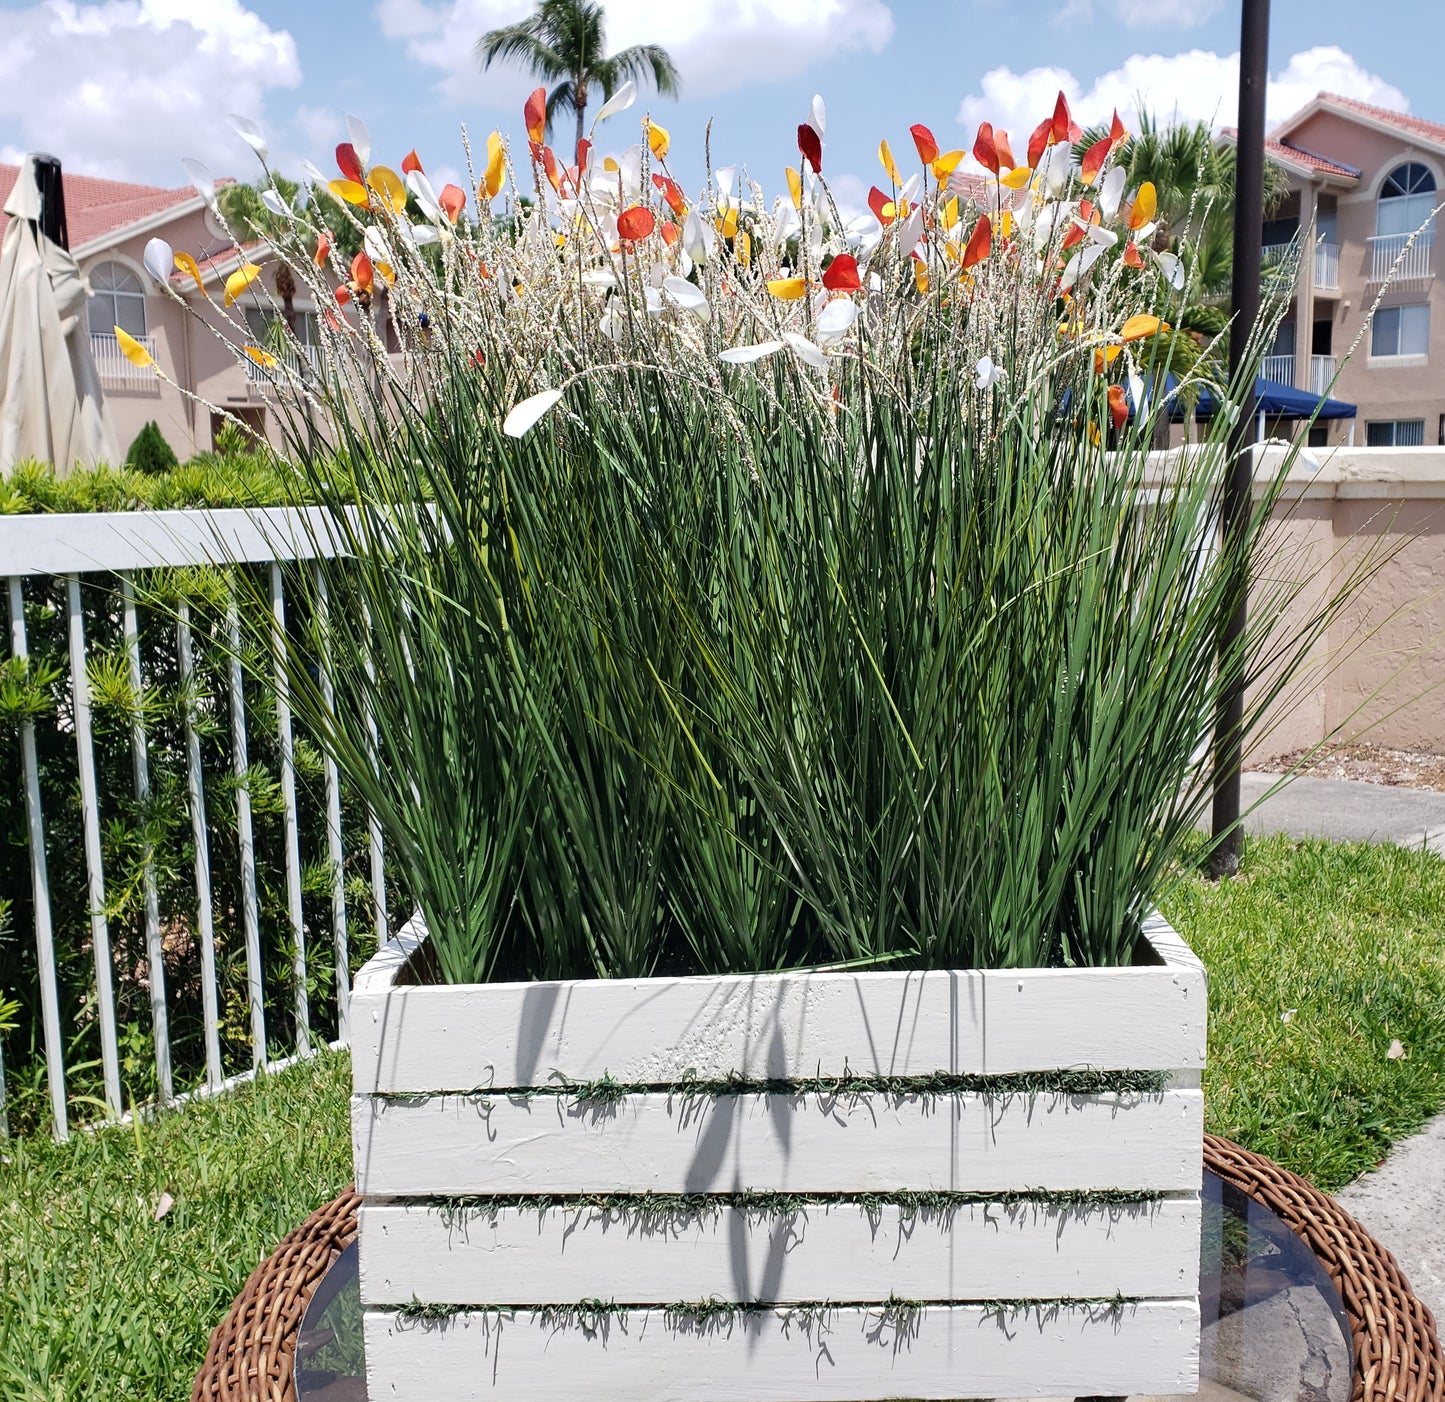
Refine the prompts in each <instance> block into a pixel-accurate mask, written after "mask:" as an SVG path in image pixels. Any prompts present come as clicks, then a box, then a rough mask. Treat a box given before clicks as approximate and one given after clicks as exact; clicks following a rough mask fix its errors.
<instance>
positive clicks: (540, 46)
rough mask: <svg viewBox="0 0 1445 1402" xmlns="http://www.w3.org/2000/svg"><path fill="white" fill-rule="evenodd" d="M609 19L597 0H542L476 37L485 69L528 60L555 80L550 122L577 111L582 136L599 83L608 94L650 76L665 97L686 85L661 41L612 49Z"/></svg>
mask: <svg viewBox="0 0 1445 1402" xmlns="http://www.w3.org/2000/svg"><path fill="white" fill-rule="evenodd" d="M604 23H605V19H604V16H603V13H602V6H601V4H600V3H598V0H538V3H537V8H536V10H534V11H533V13H532V14H531V16H530V17H529V18H527V19H524V20H522V21H521V22H520V23H518V24H509V25H507V26H506V27H505V28H503V29H493V30H491V31H490V32H488V33H486V34H483V35H482V37H481V38H480V39H478V40H477V46H476V51H475V52H476V58H477V62H478V63H479V64H481V66H482V68H483V70H485V69H488V68H490V67H491V66H492V64H493V62H494V61H495V60H497V59H503V60H506V61H512V62H517V63H523V64H525V65H526V66H527V67H528V68H529V69H531V71H532V73H533V74H535V75H536V77H538V78H540V79H541V80H542V81H543V82H544V83H555V84H556V86H555V87H553V89H552V91H551V92H550V93H549V94H548V96H547V126H548V128H549V129H550V127H551V125H552V122H553V120H554V119H555V118H556V116H557V114H558V113H559V112H561V111H564V110H565V111H568V112H572V113H575V114H576V117H577V140H578V141H579V142H580V141H581V140H582V135H583V125H582V123H583V116H584V114H585V113H586V111H587V103H588V99H589V97H590V95H591V94H590V89H591V87H592V86H593V85H594V84H596V85H598V86H600V87H601V89H602V96H603V98H604V100H605V99H606V98H609V97H611V96H612V94H613V93H614V92H615V91H616V90H617V89H618V88H620V87H621V86H622V85H623V83H625V82H627V81H628V80H629V79H630V80H631V81H633V82H637V83H642V82H646V81H647V80H648V79H649V78H650V79H651V80H652V83H653V86H654V87H656V89H657V91H658V92H659V93H660V94H661V95H662V96H663V97H676V96H677V95H678V91H679V88H680V85H681V80H680V79H679V77H678V72H677V65H676V64H675V63H673V61H672V58H671V56H670V55H669V54H668V52H667V50H666V49H663V48H659V47H658V45H656V44H634V45H633V46H632V47H631V48H628V49H623V50H622V52H621V53H616V54H611V55H608V54H607V44H606V36H605V34H604V32H603V26H604Z"/></svg>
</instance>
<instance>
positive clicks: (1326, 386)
mask: <svg viewBox="0 0 1445 1402" xmlns="http://www.w3.org/2000/svg"><path fill="white" fill-rule="evenodd" d="M1335 368H1336V362H1335V358H1334V356H1332V355H1312V356H1310V393H1311V394H1328V393H1329V392H1330V384H1331V382H1332V381H1333V380H1334V378H1335Z"/></svg>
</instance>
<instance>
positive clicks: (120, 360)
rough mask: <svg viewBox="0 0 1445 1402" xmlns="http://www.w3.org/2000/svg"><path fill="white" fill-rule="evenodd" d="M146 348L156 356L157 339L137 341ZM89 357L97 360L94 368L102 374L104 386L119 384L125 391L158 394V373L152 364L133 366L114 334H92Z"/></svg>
mask: <svg viewBox="0 0 1445 1402" xmlns="http://www.w3.org/2000/svg"><path fill="white" fill-rule="evenodd" d="M135 339H136V340H137V341H139V342H140V343H141V345H142V346H144V347H145V349H146V351H147V352H148V353H149V354H150V355H151V356H152V357H154V356H155V353H156V338H155V337H154V336H137V337H136V338H135ZM90 354H91V358H92V359H93V360H94V361H95V368H96V369H97V370H98V371H99V372H100V378H101V381H102V383H104V384H107V385H112V386H114V385H120V386H123V387H124V388H126V389H150V390H156V391H159V388H160V381H159V380H157V379H156V372H155V371H154V370H152V369H151V368H150V366H149V365H133V364H132V363H131V362H130V361H129V360H127V359H126V358H125V354H124V352H123V351H122V350H121V348H120V342H119V341H117V340H116V339H115V337H114V336H113V335H110V334H109V333H107V332H103V331H92V332H91V333H90Z"/></svg>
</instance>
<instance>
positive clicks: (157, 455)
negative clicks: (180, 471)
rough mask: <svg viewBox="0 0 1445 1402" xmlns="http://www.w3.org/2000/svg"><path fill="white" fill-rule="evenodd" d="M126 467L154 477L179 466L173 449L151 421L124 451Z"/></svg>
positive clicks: (156, 425) (154, 422) (156, 424)
mask: <svg viewBox="0 0 1445 1402" xmlns="http://www.w3.org/2000/svg"><path fill="white" fill-rule="evenodd" d="M125 461H126V466H127V467H131V468H134V469H135V470H136V471H137V472H143V473H145V475H146V476H147V477H155V476H158V475H159V474H160V473H163V472H170V471H171V470H172V469H174V468H176V467H179V466H180V460H179V459H178V458H177V457H176V452H175V449H174V448H172V447H171V445H170V444H169V443H167V442H166V439H165V435H164V434H163V433H162V432H161V429H160V425H159V424H158V423H156V421H155V420H154V419H152V420H151V421H150V422H149V423H148V424H147V425H146V426H145V427H144V428H143V429H141V431H140V432H139V433H138V434H136V436H135V441H134V442H133V443H132V444H131V445H130V447H129V448H127V449H126V454H125Z"/></svg>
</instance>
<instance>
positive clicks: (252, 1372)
mask: <svg viewBox="0 0 1445 1402" xmlns="http://www.w3.org/2000/svg"><path fill="white" fill-rule="evenodd" d="M1204 1163H1205V1167H1206V1168H1209V1169H1211V1170H1213V1172H1215V1173H1216V1174H1218V1175H1219V1177H1220V1178H1222V1179H1224V1180H1225V1181H1226V1182H1227V1183H1232V1184H1233V1185H1234V1186H1235V1187H1237V1188H1239V1189H1240V1191H1242V1192H1243V1193H1245V1194H1246V1195H1247V1196H1248V1197H1251V1198H1253V1199H1254V1200H1255V1201H1256V1202H1258V1203H1260V1204H1262V1205H1263V1206H1264V1207H1267V1208H1268V1209H1269V1210H1270V1211H1271V1212H1273V1213H1274V1214H1275V1215H1276V1216H1277V1217H1279V1218H1280V1219H1281V1220H1282V1221H1283V1222H1285V1223H1287V1224H1288V1225H1289V1227H1290V1228H1291V1229H1292V1230H1293V1231H1294V1232H1295V1233H1296V1235H1298V1236H1299V1237H1300V1238H1301V1240H1303V1241H1304V1242H1305V1244H1306V1245H1307V1246H1308V1247H1309V1249H1310V1250H1311V1251H1312V1252H1313V1253H1314V1254H1315V1256H1316V1257H1318V1259H1319V1261H1320V1264H1321V1265H1322V1266H1323V1267H1324V1269H1325V1271H1326V1272H1327V1273H1328V1275H1329V1277H1330V1279H1331V1280H1332V1281H1333V1282H1334V1284H1335V1287H1336V1288H1337V1289H1338V1290H1339V1292H1340V1298H1341V1300H1342V1301H1343V1302H1344V1307H1345V1313H1346V1315H1347V1316H1348V1318H1349V1321H1350V1334H1351V1338H1352V1340H1353V1344H1354V1354H1355V1368H1354V1388H1353V1393H1352V1402H1445V1355H1442V1352H1441V1348H1440V1342H1439V1339H1438V1337H1437V1335H1436V1332H1435V1320H1434V1317H1433V1316H1432V1315H1431V1313H1430V1311H1429V1310H1428V1309H1427V1308H1426V1307H1425V1306H1424V1305H1423V1304H1421V1303H1420V1301H1419V1300H1417V1299H1416V1298H1415V1296H1414V1295H1413V1294H1412V1293H1411V1291H1410V1286H1409V1282H1408V1281H1406V1279H1405V1277H1404V1276H1403V1275H1402V1274H1401V1273H1400V1267H1399V1265H1398V1263H1397V1262H1396V1260H1395V1258H1394V1256H1392V1255H1391V1254H1390V1252H1389V1251H1387V1250H1386V1249H1385V1248H1384V1247H1383V1246H1381V1245H1380V1243H1379V1242H1377V1241H1376V1240H1375V1239H1374V1238H1373V1237H1372V1236H1370V1235H1369V1234H1368V1233H1367V1232H1366V1231H1364V1229H1363V1228H1361V1227H1360V1225H1359V1224H1358V1223H1357V1222H1356V1221H1355V1220H1354V1218H1352V1217H1351V1216H1350V1215H1349V1213H1347V1212H1346V1211H1345V1210H1344V1209H1343V1208H1342V1207H1340V1206H1339V1204H1338V1203H1336V1202H1335V1201H1334V1199H1333V1198H1330V1197H1328V1196H1327V1195H1326V1194H1324V1193H1322V1192H1320V1191H1319V1190H1318V1189H1317V1188H1314V1187H1311V1186H1310V1184H1309V1183H1307V1182H1306V1181H1305V1180H1304V1179H1303V1178H1301V1177H1299V1176H1298V1175H1297V1174H1294V1173H1290V1172H1288V1171H1286V1170H1285V1169H1282V1168H1280V1167H1279V1166H1278V1165H1277V1164H1274V1163H1271V1162H1270V1160H1269V1159H1266V1158H1262V1157H1261V1156H1260V1155H1258V1154H1251V1153H1250V1152H1249V1151H1248V1150H1246V1149H1241V1148H1240V1147H1239V1145H1237V1144H1232V1143H1230V1141H1229V1140H1227V1139H1220V1138H1217V1137H1216V1136H1214V1135H1206V1136H1205V1140H1204ZM358 1201H359V1199H358V1197H357V1195H356V1194H355V1193H354V1192H350V1191H348V1192H345V1193H343V1194H342V1195H341V1196H340V1197H339V1198H337V1199H336V1200H335V1201H334V1202H330V1203H327V1204H326V1206H325V1207H321V1208H318V1209H317V1210H316V1211H315V1212H313V1213H312V1214H311V1216H310V1217H308V1218H307V1219H306V1220H305V1221H304V1222H303V1223H302V1224H301V1225H300V1226H299V1227H297V1228H296V1230H295V1231H293V1232H292V1233H291V1234H290V1235H289V1236H287V1237H286V1238H285V1240H283V1241H282V1242H281V1244H280V1245H279V1246H278V1247H277V1248H276V1250H275V1251H274V1252H272V1253H271V1255H270V1256H268V1257H267V1258H266V1259H265V1260H264V1261H262V1262H261V1264H260V1265H259V1266H257V1267H256V1269H255V1270H254V1271H253V1272H252V1273H251V1278H250V1279H249V1280H248V1281H247V1282H246V1287H245V1289H244V1290H242V1291H241V1294H240V1296H239V1297H238V1298H237V1300H236V1303H235V1304H234V1305H232V1306H231V1309H230V1312H229V1313H228V1314H227V1315H226V1317H225V1318H224V1319H223V1320H222V1321H221V1322H220V1323H219V1324H218V1325H217V1326H216V1330H215V1333H213V1334H212V1335H211V1346H210V1348H209V1349H208V1350H207V1352H206V1361H205V1363H204V1365H203V1366H202V1368H201V1371H200V1372H199V1373H198V1374H197V1375H196V1384H195V1387H194V1389H193V1390H192V1393H191V1399H192V1402H296V1389H295V1386H294V1383H293V1379H292V1360H293V1356H294V1354H295V1350H296V1336H297V1332H298V1331H299V1329H300V1327H301V1318H302V1316H303V1315H304V1314H305V1312H306V1306H307V1304H308V1303H309V1301H310V1299H311V1296H312V1294H313V1292H314V1291H315V1290H316V1287H317V1285H318V1284H319V1283H320V1281H321V1278H322V1277H323V1276H324V1275H325V1274H326V1272H327V1270H328V1269H329V1268H330V1266H331V1263H332V1262H333V1261H334V1260H335V1259H336V1258H337V1256H339V1255H340V1254H341V1252H342V1250H343V1249H344V1248H345V1247H346V1246H347V1245H348V1244H349V1243H350V1242H351V1240H352V1239H353V1238H354V1237H355V1235H356V1206H357V1203H358Z"/></svg>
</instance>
